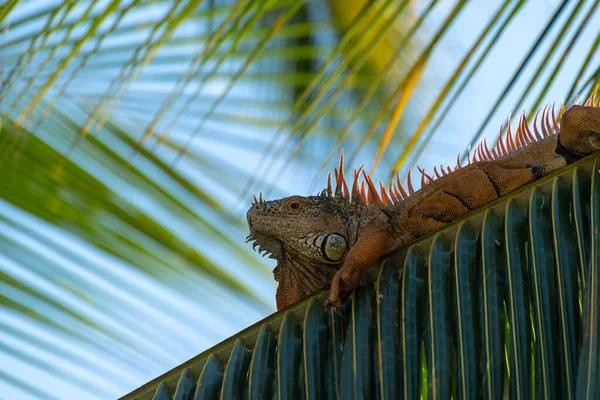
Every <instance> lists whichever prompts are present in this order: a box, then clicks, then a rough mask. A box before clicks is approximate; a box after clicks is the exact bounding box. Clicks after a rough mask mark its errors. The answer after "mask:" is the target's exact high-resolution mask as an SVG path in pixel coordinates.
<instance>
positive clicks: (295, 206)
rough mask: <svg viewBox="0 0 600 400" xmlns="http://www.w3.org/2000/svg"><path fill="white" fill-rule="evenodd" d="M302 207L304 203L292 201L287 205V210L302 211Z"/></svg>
mask: <svg viewBox="0 0 600 400" xmlns="http://www.w3.org/2000/svg"><path fill="white" fill-rule="evenodd" d="M303 205H304V203H303V202H302V201H300V200H292V201H290V202H289V203H287V207H288V209H290V210H293V211H298V210H300V209H302V206H303Z"/></svg>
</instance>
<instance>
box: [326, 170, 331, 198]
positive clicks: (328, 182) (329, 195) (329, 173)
mask: <svg viewBox="0 0 600 400" xmlns="http://www.w3.org/2000/svg"><path fill="white" fill-rule="evenodd" d="M326 190H327V197H332V190H331V171H329V172H328V173H327V189H326Z"/></svg>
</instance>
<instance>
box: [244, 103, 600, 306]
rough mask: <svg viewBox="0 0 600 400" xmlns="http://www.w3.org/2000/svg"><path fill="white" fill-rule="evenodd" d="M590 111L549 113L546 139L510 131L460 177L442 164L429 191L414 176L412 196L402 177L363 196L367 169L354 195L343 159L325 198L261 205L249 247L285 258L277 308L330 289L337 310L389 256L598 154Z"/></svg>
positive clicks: (480, 151)
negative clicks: (416, 184) (417, 184)
mask: <svg viewBox="0 0 600 400" xmlns="http://www.w3.org/2000/svg"><path fill="white" fill-rule="evenodd" d="M592 104H593V99H590V100H588V102H587V103H586V105H585V106H578V105H574V106H572V107H571V108H569V110H567V111H565V112H564V113H562V117H559V118H560V127H559V125H558V122H557V120H556V119H555V118H554V113H553V112H551V111H550V108H544V111H543V113H542V118H541V132H540V130H538V128H537V124H536V122H534V133H532V132H531V130H530V129H529V127H528V126H527V124H526V122H525V119H524V117H521V119H520V121H519V129H518V130H517V132H516V135H515V137H514V138H513V137H512V134H510V130H509V132H508V133H507V136H506V140H505V142H503V141H502V140H501V139H499V142H498V146H497V147H496V148H495V149H494V150H493V151H490V150H488V148H487V146H486V145H485V142H483V144H480V145H479V146H478V147H477V149H476V150H475V153H474V154H475V156H474V157H473V162H470V163H469V165H467V166H464V167H461V166H460V165H458V167H457V168H455V170H453V171H452V170H451V169H449V168H446V169H444V168H443V167H442V169H441V171H442V173H441V174H440V173H438V171H437V168H436V169H434V171H435V175H436V177H437V178H436V179H434V178H432V177H431V176H429V175H427V174H426V173H425V171H424V170H420V171H421V173H422V180H421V183H422V187H421V189H420V190H418V191H416V192H415V191H414V190H413V189H412V184H411V183H410V179H409V181H408V193H407V192H406V191H405V189H404V187H403V186H402V184H401V183H400V181H399V180H398V181H397V184H396V185H394V186H391V187H390V189H389V191H388V192H386V191H385V189H384V188H383V186H381V192H380V193H378V192H377V190H376V188H375V185H374V184H373V182H372V180H371V178H370V177H369V176H368V175H366V174H364V172H363V175H364V177H365V181H366V183H367V190H364V189H361V187H362V185H360V186H359V183H358V180H359V177H360V171H359V172H356V171H355V172H354V182H353V188H352V194H351V195H350V192H349V189H348V186H347V184H346V180H345V178H344V175H343V169H344V166H343V153H342V157H341V159H340V167H339V171H338V170H336V171H335V177H336V187H335V190H334V189H333V188H332V185H331V180H330V179H328V186H327V189H325V190H324V191H323V193H322V194H321V195H319V196H310V197H302V196H292V197H287V198H284V199H281V200H274V201H263V200H262V196H261V199H260V200H256V199H255V201H254V203H253V204H252V207H251V208H250V209H249V210H248V213H247V218H248V225H249V227H250V235H249V237H248V240H254V241H255V243H254V246H255V247H256V246H259V248H260V250H264V251H265V252H266V253H270V254H271V255H270V257H272V258H276V259H277V261H278V264H277V267H276V268H275V269H274V271H273V273H274V276H275V280H276V281H277V282H279V286H278V288H277V295H276V298H277V308H278V309H282V308H284V307H286V306H288V305H290V304H293V303H295V302H296V301H298V300H300V299H301V298H303V297H305V296H307V295H309V294H311V293H313V292H315V291H316V290H318V289H321V288H323V287H325V286H327V285H328V284H330V285H331V286H330V295H329V300H328V303H329V304H330V305H333V306H334V307H338V308H339V307H341V304H342V299H344V298H345V297H347V295H349V294H350V293H351V292H352V290H354V288H356V286H357V285H358V284H359V282H360V278H361V277H362V276H364V275H365V274H366V272H367V271H368V270H369V268H370V267H371V266H372V265H373V264H374V263H375V262H376V261H377V260H378V259H379V258H381V257H382V256H383V255H385V254H388V253H391V252H393V251H395V250H397V249H398V248H400V247H402V246H405V245H407V244H409V243H411V242H413V241H415V240H416V239H418V238H420V237H422V236H424V235H426V234H428V233H431V232H435V231H437V230H439V229H440V228H442V227H443V226H445V225H447V224H448V223H450V222H452V221H455V220H456V219H458V218H460V217H463V216H464V215H466V214H468V213H469V212H471V211H473V210H476V209H478V208H480V207H483V206H485V205H487V204H489V203H491V202H492V201H494V200H496V199H498V198H499V197H502V196H504V195H506V194H508V193H510V192H512V191H514V190H516V189H519V188H521V187H523V186H525V185H527V184H528V183H531V182H533V181H534V180H536V179H539V178H541V177H543V176H545V175H547V174H549V173H551V172H552V171H555V170H557V169H559V168H562V167H564V166H565V165H567V164H569V163H571V162H573V161H576V160H578V159H580V158H582V157H584V156H586V155H589V154H591V153H594V152H596V151H599V150H600V108H598V107H593V106H592ZM536 120H537V117H536ZM534 136H535V137H534ZM409 176H410V175H409Z"/></svg>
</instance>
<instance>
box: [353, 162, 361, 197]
mask: <svg viewBox="0 0 600 400" xmlns="http://www.w3.org/2000/svg"><path fill="white" fill-rule="evenodd" d="M358 175H359V172H358V171H356V168H354V181H353V182H352V200H353V201H360V188H359V187H358Z"/></svg>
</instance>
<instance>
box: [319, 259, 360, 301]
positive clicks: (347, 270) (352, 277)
mask: <svg viewBox="0 0 600 400" xmlns="http://www.w3.org/2000/svg"><path fill="white" fill-rule="evenodd" d="M360 278H361V274H360V271H358V270H357V269H356V268H353V267H348V266H347V265H344V267H343V268H342V269H340V270H339V271H338V272H336V274H335V275H334V276H333V279H332V280H331V288H330V289H329V299H327V302H326V303H325V305H326V306H331V307H333V308H335V309H337V310H339V309H340V308H341V307H342V304H343V302H344V300H346V299H347V298H348V296H349V294H350V293H352V291H353V290H354V289H355V288H356V287H357V286H358V285H359V284H360Z"/></svg>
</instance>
